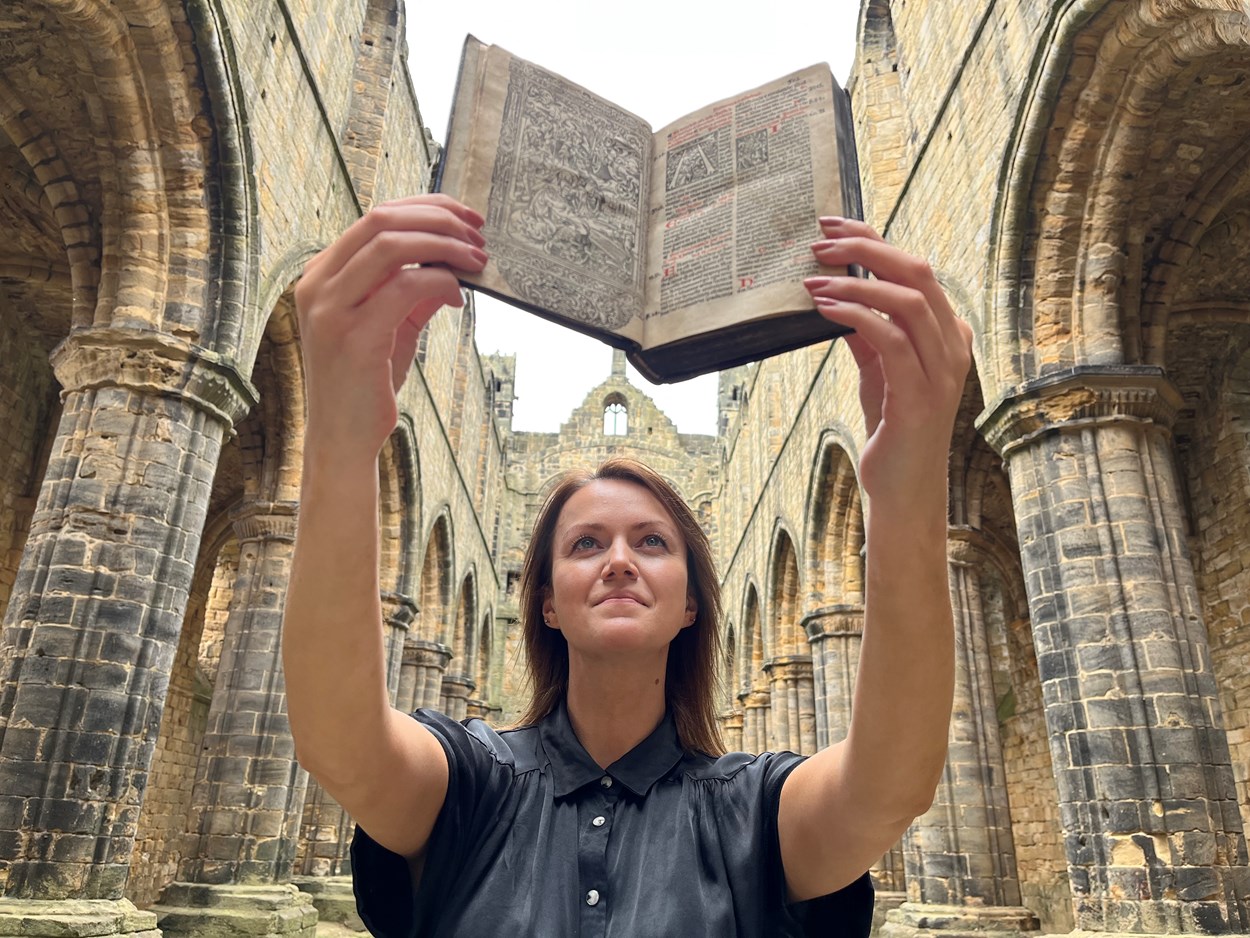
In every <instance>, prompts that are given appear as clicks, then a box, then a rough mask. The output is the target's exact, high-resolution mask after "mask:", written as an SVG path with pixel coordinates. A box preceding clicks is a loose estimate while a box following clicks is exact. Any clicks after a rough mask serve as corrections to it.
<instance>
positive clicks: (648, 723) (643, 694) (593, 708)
mask: <svg viewBox="0 0 1250 938" xmlns="http://www.w3.org/2000/svg"><path fill="white" fill-rule="evenodd" d="M667 659H668V655H667V653H666V654H665V655H664V656H663V657H662V658H660V659H659V661H658V662H652V663H649V665H648V666H645V667H625V666H622V664H621V663H620V662H610V663H606V664H595V663H591V662H586V661H583V660H579V659H576V658H571V659H570V661H569V690H568V699H567V705H568V711H569V722H570V723H571V724H572V726H573V732H574V733H576V734H577V739H578V741H579V742H580V743H581V744H582V748H583V749H585V750H586V753H587V754H588V755H589V756H590V758H592V759H594V760H595V762H596V763H597V764H598V765H600V766H601V767H603V768H607V767H608V766H609V765H611V764H612V763H613V762H615V761H616V760H617V759H619V758H621V756H623V755H625V754H626V753H627V752H629V751H630V750H631V749H633V748H634V747H635V746H637V745H638V744H639V743H640V742H642V741H643V740H644V739H646V738H647V737H648V736H650V735H651V733H652V731H653V730H654V729H655V728H656V727H657V726H659V725H660V721H661V720H663V719H664V710H665V706H666V703H665V699H664V673H665V667H666V665H667V664H668V660H667Z"/></svg>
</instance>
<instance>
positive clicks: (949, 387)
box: [804, 218, 972, 499]
mask: <svg viewBox="0 0 1250 938" xmlns="http://www.w3.org/2000/svg"><path fill="white" fill-rule="evenodd" d="M820 227H821V231H822V233H823V234H824V235H825V240H822V241H817V242H816V243H815V244H813V245H812V252H813V253H814V254H815V256H816V259H817V260H818V261H819V262H820V263H821V264H824V265H827V266H830V267H845V266H847V265H850V264H858V265H860V266H861V267H863V268H865V269H866V270H868V271H871V272H872V273H873V274H874V275H875V279H868V280H865V279H862V278H859V277H851V276H845V277H812V278H809V279H808V280H806V281H804V285H805V286H806V287H807V289H808V292H810V293H811V295H812V298H813V300H814V301H815V304H816V309H817V310H818V311H819V312H820V313H821V315H823V316H824V317H825V318H827V319H830V320H832V321H833V322H837V323H839V324H841V325H844V326H849V327H851V328H852V329H854V330H855V331H854V332H853V333H851V334H849V335H846V336H845V337H844V341H845V342H846V344H847V347H848V348H849V349H850V351H851V354H852V355H853V356H854V357H855V362H856V364H857V365H858V367H859V400H860V406H861V407H862V408H863V412H864V428H865V430H866V432H867V442H866V443H865V445H864V448H863V449H862V451H861V452H860V459H859V477H860V484H861V485H862V486H863V488H864V491H865V492H866V493H867V494H868V496H869V498H872V497H873V496H879V495H893V496H894V497H897V498H901V499H906V498H907V497H909V496H911V495H919V494H921V492H923V491H925V490H929V489H930V485H932V484H934V483H938V482H940V483H941V494H942V496H943V497H945V485H946V463H947V459H948V455H949V451H950V442H951V433H952V431H953V429H954V423H955V415H956V413H957V412H958V410H959V402H960V398H961V396H962V393H963V387H964V381H965V379H966V378H967V375H968V369H969V367H970V366H971V363H972V328H971V327H970V326H969V325H968V324H967V323H966V322H964V321H963V320H962V319H960V318H959V317H958V316H956V315H955V311H954V310H953V309H952V308H951V305H950V302H949V301H948V300H947V298H946V294H945V293H944V292H943V290H942V288H941V286H940V285H939V284H938V282H937V278H936V277H935V276H934V274H933V270H932V268H931V267H930V266H929V264H928V263H927V262H925V261H924V260H923V259H922V258H919V257H915V256H913V255H911V254H907V253H906V252H904V251H901V250H899V249H898V248H896V247H894V246H893V245H890V244H888V243H887V242H886V241H885V240H884V239H883V238H882V237H881V236H880V235H879V234H877V233H876V232H875V231H874V230H873V229H872V228H871V227H869V226H868V225H866V224H865V223H864V222H861V221H855V220H853V219H843V218H822V219H821V220H820ZM926 483H928V484H926Z"/></svg>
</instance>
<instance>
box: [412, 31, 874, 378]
mask: <svg viewBox="0 0 1250 938" xmlns="http://www.w3.org/2000/svg"><path fill="white" fill-rule="evenodd" d="M852 134H853V131H852V125H851V115H850V105H849V102H848V100H847V96H846V94H845V93H844V92H843V91H842V90H841V89H839V88H838V87H837V84H836V83H835V82H834V79H833V74H832V73H831V72H830V70H829V67H828V66H827V65H818V66H813V67H812V68H808V69H804V70H803V71H800V72H795V73H794V74H793V75H788V76H786V77H785V78H781V79H778V80H777V81H774V82H771V83H769V84H767V85H764V86H763V87H761V88H756V89H755V90H754V91H748V92H745V93H744V94H740V95H736V96H734V97H732V98H727V99H725V100H724V101H720V102H717V103H716V104H712V105H709V106H708V107H705V108H702V109H701V110H698V111H696V112H694V113H693V114H690V115H689V116H687V117H684V118H682V119H680V120H678V121H675V122H673V123H672V124H669V125H668V126H667V127H665V128H663V129H662V130H659V131H657V132H655V133H652V131H651V128H650V127H649V126H648V125H647V124H646V123H645V122H644V121H643V120H642V119H640V118H638V117H635V116H634V115H633V114H630V113H629V112H628V111H625V110H622V109H621V108H619V107H617V106H616V105H614V104H612V103H610V102H608V101H605V100H604V99H602V98H600V97H597V96H595V95H593V94H591V93H590V92H588V91H586V90H585V89H584V88H581V87H580V86H578V85H575V84H573V83H572V82H569V81H566V80H565V79H563V78H561V77H560V76H559V75H554V74H552V73H551V72H548V71H546V70H544V69H541V68H539V67H538V66H536V65H533V64H531V63H529V62H526V61H525V60H523V59H519V58H517V57H516V56H514V55H511V54H509V53H508V52H505V51H504V50H503V49H500V48H499V47H498V46H488V45H484V44H483V43H481V42H479V41H478V40H477V39H475V38H473V37H472V36H469V37H468V39H467V40H466V41H465V46H464V56H463V58H462V60H461V64H460V77H459V80H458V83H457V86H456V95H455V101H454V103H453V107H452V114H451V121H450V126H449V128H448V135H447V147H446V151H445V152H444V154H443V158H442V161H441V163H440V166H439V171H438V174H437V178H436V181H435V189H436V190H438V191H441V192H445V193H447V194H449V195H451V196H453V197H455V198H457V199H459V200H460V201H462V202H464V203H465V204H466V205H469V206H472V207H473V208H475V209H477V210H478V211H480V212H481V213H482V215H483V216H485V218H486V225H485V227H484V228H483V230H482V233H483V234H484V235H485V237H486V250H487V253H488V254H489V255H490V258H491V259H490V263H489V264H487V266H486V268H485V269H484V270H483V271H482V272H481V273H480V274H473V275H465V276H464V277H463V281H462V282H463V283H464V284H465V285H466V286H470V287H473V288H474V289H477V290H481V291H483V292H485V293H488V294H490V295H492V296H496V297H499V298H500V299H503V300H506V301H508V302H510V303H513V304H516V305H518V306H521V307H523V308H525V309H528V310H530V311H531V312H534V313H537V314H538V315H540V316H543V317H545V318H547V319H552V320H554V321H556V322H559V323H562V324H563V325H566V326H570V327H572V328H574V329H577V330H579V331H581V332H585V333H588V334H590V335H593V336H595V337H597V338H599V339H602V340H603V341H605V342H607V343H608V344H609V345H613V346H616V347H618V348H623V349H625V350H626V351H627V353H628V357H629V359H630V360H631V361H632V362H633V363H634V366H635V367H636V368H637V369H638V370H639V371H640V372H642V373H643V374H644V375H646V376H647V377H648V378H649V379H651V380H652V381H658V382H665V381H680V380H684V379H686V378H691V377H694V376H695V375H699V374H703V373H705V372H709V371H718V370H720V369H723V368H729V367H732V366H734V365H740V364H743V363H745V362H749V361H754V360H756V359H760V358H764V357H766V356H769V355H775V354H778V353H780V352H785V351H789V350H791V349H795V348H799V347H801V346H804V345H808V344H810V343H813V342H819V341H822V340H826V339H830V338H833V337H834V336H837V335H841V334H843V333H844V332H846V331H847V330H845V329H844V328H842V327H839V326H836V325H834V324H833V323H831V322H829V321H828V320H826V319H825V318H824V317H822V316H821V315H820V314H819V313H817V312H816V311H815V310H814V309H813V307H812V303H811V297H810V296H809V294H808V293H807V290H806V289H804V287H803V279H804V278H805V277H809V276H812V275H814V274H817V273H822V272H824V273H829V272H830V271H829V269H828V268H821V267H819V266H818V265H817V264H816V261H815V259H814V258H813V256H812V253H811V249H810V245H811V243H812V242H813V241H815V240H818V239H819V238H820V237H821V234H820V226H819V225H818V223H817V218H818V217H820V216H821V215H842V216H846V217H855V218H859V217H862V210H861V207H860V194H859V173H858V167H857V165H856V162H855V146H854V140H853V136H852ZM835 272H837V271H835Z"/></svg>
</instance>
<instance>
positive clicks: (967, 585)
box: [881, 528, 1039, 938]
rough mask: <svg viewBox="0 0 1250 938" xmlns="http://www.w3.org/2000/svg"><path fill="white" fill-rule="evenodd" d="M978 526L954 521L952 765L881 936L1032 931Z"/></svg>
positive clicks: (913, 840)
mask: <svg viewBox="0 0 1250 938" xmlns="http://www.w3.org/2000/svg"><path fill="white" fill-rule="evenodd" d="M976 538H977V535H976V532H974V531H972V530H970V529H967V528H959V529H953V530H952V531H951V536H950V541H949V542H948V545H947V553H948V556H949V558H950V581H951V605H952V608H953V610H954V619H955V700H954V706H953V708H952V711H951V725H950V743H949V749H948V751H947V756H946V771H945V772H944V773H943V775H942V780H941V782H939V784H938V789H937V793H936V795H935V796H934V799H933V806H932V807H931V808H930V809H929V810H928V811H927V812H926V813H925V814H924V815H923V816H921V817H919V818H917V819H916V821H915V823H913V824H912V826H911V828H910V829H909V830H908V832H907V835H906V836H905V838H904V841H903V843H904V851H903V855H904V862H905V864H906V871H907V901H906V902H904V903H903V904H902V906H900V907H899V908H898V909H897V910H896V911H893V912H891V913H889V915H888V916H887V919H886V924H885V925H884V926H883V927H882V930H881V934H882V936H883V938H916V936H917V935H920V934H922V933H923V932H928V931H937V932H952V931H954V932H958V933H960V934H965V933H967V932H969V931H974V932H977V933H978V934H979V933H982V932H987V933H988V932H993V933H995V934H999V935H1005V936H1011V935H1017V936H1018V935H1021V934H1022V933H1026V932H1031V931H1036V930H1037V929H1038V928H1039V923H1038V921H1037V917H1036V916H1035V915H1033V913H1031V912H1030V911H1029V910H1028V909H1026V908H1024V907H1023V906H1021V904H1020V880H1019V874H1018V872H1017V870H1016V852H1015V844H1014V842H1013V841H1012V837H1011V814H1010V810H1009V808H1008V803H1007V786H1006V782H1005V779H1006V769H1005V767H1004V765H1003V750H1002V740H1001V738H1000V736H999V732H998V715H997V708H996V700H995V695H994V683H993V672H992V666H991V663H990V655H989V645H988V639H987V636H986V634H985V620H984V614H983V609H982V601H981V586H980V577H979V575H978V563H982V564H983V563H986V562H987V560H986V558H984V557H980V556H978V552H977V547H976Z"/></svg>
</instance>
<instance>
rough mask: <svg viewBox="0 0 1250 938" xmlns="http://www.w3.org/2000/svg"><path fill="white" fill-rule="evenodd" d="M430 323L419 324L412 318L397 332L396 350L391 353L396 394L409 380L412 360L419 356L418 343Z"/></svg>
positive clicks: (403, 323)
mask: <svg viewBox="0 0 1250 938" xmlns="http://www.w3.org/2000/svg"><path fill="white" fill-rule="evenodd" d="M428 322H429V320H428V319H426V320H423V321H421V322H419V323H418V322H417V321H416V319H415V317H412V316H410V317H409V318H407V319H405V320H404V321H403V322H402V323H401V324H400V326H399V328H398V329H397V330H395V349H394V351H393V352H391V387H392V388H394V389H395V393H396V394H398V393H399V389H400V388H402V387H403V386H404V382H405V381H406V380H408V372H409V371H411V370H412V360H413V358H415V357H416V354H417V343H418V342H419V341H421V330H422V329H424V328H425V326H426V324H427V323H428Z"/></svg>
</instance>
